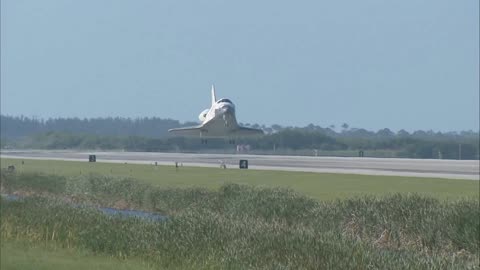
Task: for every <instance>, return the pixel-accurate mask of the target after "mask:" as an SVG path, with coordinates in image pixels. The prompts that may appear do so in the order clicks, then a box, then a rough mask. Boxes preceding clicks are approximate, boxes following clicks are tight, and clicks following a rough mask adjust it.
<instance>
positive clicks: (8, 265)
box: [0, 241, 158, 270]
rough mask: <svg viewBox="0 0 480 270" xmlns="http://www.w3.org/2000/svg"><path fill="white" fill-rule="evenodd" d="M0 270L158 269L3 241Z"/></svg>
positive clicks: (140, 262) (139, 261)
mask: <svg viewBox="0 0 480 270" xmlns="http://www.w3.org/2000/svg"><path fill="white" fill-rule="evenodd" d="M0 248H1V255H0V258H1V260H0V269H2V270H17V269H18V270H29V269H31V270H56V269H59V270H60V269H61V270H63V269H69V270H84V269H92V270H127V269H138V270H147V269H158V267H155V268H154V267H153V266H151V265H150V266H149V265H148V264H146V263H145V262H142V261H141V260H138V259H137V260H136V259H129V260H122V259H118V258H114V257H111V256H106V255H94V254H92V252H89V251H86V250H78V249H63V248H56V247H55V246H45V245H37V246H32V245H31V243H26V242H24V241H2V243H1V246H0Z"/></svg>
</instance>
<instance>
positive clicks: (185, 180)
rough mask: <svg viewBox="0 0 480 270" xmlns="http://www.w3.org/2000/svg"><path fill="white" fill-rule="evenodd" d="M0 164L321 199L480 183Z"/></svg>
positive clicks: (465, 193) (472, 191) (452, 193)
mask: <svg viewBox="0 0 480 270" xmlns="http://www.w3.org/2000/svg"><path fill="white" fill-rule="evenodd" d="M24 161H25V164H23V165H22V164H21V160H19V159H0V162H1V167H2V168H5V167H7V166H8V165H15V167H16V168H17V170H18V171H19V172H39V173H44V174H55V175H61V176H79V175H86V174H89V173H98V174H101V175H107V176H120V177H133V178H135V179H138V180H139V181H141V182H143V183H148V184H152V185H154V186H158V187H180V188H183V187H203V188H208V189H211V190H216V189H218V188H219V187H220V186H222V185H223V184H226V183H237V184H248V185H255V186H265V187H284V188H291V189H293V190H295V191H297V192H300V193H302V194H305V195H308V196H310V197H312V198H316V199H320V200H332V199H338V198H349V197H352V196H356V195H362V194H367V195H386V194H391V193H412V192H415V193H418V194H423V195H427V196H432V197H435V198H440V199H455V198H459V197H469V198H477V199H478V198H479V192H478V190H479V188H480V182H479V181H471V180H456V179H437V178H418V177H396V176H371V175H353V174H326V173H306V172H282V171H261V170H229V169H227V170H223V169H219V168H199V167H181V168H179V170H178V172H177V171H176V169H175V167H174V166H173V164H172V166H153V165H138V164H113V163H88V162H73V161H49V160H24Z"/></svg>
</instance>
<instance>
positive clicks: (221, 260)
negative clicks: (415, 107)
mask: <svg viewBox="0 0 480 270" xmlns="http://www.w3.org/2000/svg"><path fill="white" fill-rule="evenodd" d="M9 177H12V178H9ZM23 177H26V178H28V179H30V178H31V176H24V175H17V176H15V178H13V176H7V177H6V178H8V179H6V180H5V179H4V180H5V181H4V182H3V184H4V186H5V188H6V189H8V188H11V186H12V182H11V181H14V182H16V184H14V185H16V186H15V187H16V188H19V187H21V186H22V185H25V186H24V187H23V189H27V188H28V187H30V185H28V184H25V183H28V181H27V180H26V179H23V180H18V179H19V178H23ZM42 177H45V179H50V181H51V182H50V184H51V185H54V184H55V183H65V184H64V185H63V187H62V185H61V184H60V185H58V189H54V190H53V192H51V193H50V196H48V197H46V196H45V194H46V193H45V192H43V193H40V195H42V196H37V197H27V198H25V199H23V200H21V201H4V200H2V201H1V217H2V219H1V237H2V238H3V239H22V240H25V239H27V240H29V241H31V243H33V244H37V245H39V244H45V243H48V244H55V245H58V246H62V247H78V248H86V249H89V250H92V251H93V252H98V253H102V254H107V255H112V256H115V257H119V258H126V257H140V258H143V259H145V260H148V261H152V262H155V263H157V264H158V265H160V266H163V267H166V268H189V269H201V268H204V269H205V268H208V269H212V268H213V269H468V268H471V269H474V268H475V267H478V266H479V261H478V260H479V255H478V253H479V239H480V206H479V204H478V201H476V200H473V199H472V200H459V201H439V200H437V199H432V198H428V197H424V196H419V195H416V194H409V195H400V194H392V195H389V196H385V197H381V198H378V197H357V198H353V199H346V200H337V201H332V202H318V201H316V200H313V199H310V198H308V197H305V196H302V195H300V194H298V193H295V192H293V191H291V190H286V189H270V188H261V187H252V186H243V185H236V184H228V185H224V186H222V187H221V188H220V189H219V190H218V191H211V190H204V189H198V188H188V189H160V188H155V187H152V186H149V185H146V184H139V183H137V182H136V181H134V180H132V179H113V178H110V177H104V176H99V175H88V176H81V177H76V178H68V179H61V180H59V179H56V178H53V177H52V178H49V177H48V176H42ZM47 182H48V180H45V181H44V182H43V183H44V185H47V186H48V185H50V184H48V183H47ZM22 183H23V184H22ZM30 188H31V189H30V190H34V189H36V188H37V187H30ZM66 197H68V198H71V197H75V198H76V200H77V201H80V202H85V203H87V204H88V203H95V204H108V205H115V204H118V201H122V202H123V203H124V206H128V207H130V208H142V209H148V210H151V211H155V212H161V213H164V214H168V215H169V219H168V220H167V221H164V222H152V221H147V220H142V219H139V218H127V219H126V218H120V217H116V216H107V215H104V214H102V213H101V212H99V211H97V210H95V209H94V208H87V207H72V206H71V205H68V204H65V198H66Z"/></svg>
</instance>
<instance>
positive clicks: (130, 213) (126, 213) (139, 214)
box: [1, 194, 167, 221]
mask: <svg viewBox="0 0 480 270" xmlns="http://www.w3.org/2000/svg"><path fill="white" fill-rule="evenodd" d="M1 195H2V197H3V198H4V199H5V200H7V201H19V200H21V199H22V198H23V197H20V196H17V195H11V194H1ZM73 206H74V207H85V206H84V205H76V204H73ZM92 208H95V209H98V210H100V211H101V212H102V213H104V214H106V215H109V216H114V215H119V216H121V217H126V218H128V217H136V218H142V219H148V220H151V221H164V220H166V219H167V217H166V216H163V215H159V214H157V213H152V212H145V211H139V210H121V209H115V208H109V207H92Z"/></svg>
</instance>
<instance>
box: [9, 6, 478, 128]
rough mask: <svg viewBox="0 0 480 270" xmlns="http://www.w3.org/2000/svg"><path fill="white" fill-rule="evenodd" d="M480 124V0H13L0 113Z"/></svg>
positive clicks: (354, 123) (400, 124) (406, 124)
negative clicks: (223, 108)
mask: <svg viewBox="0 0 480 270" xmlns="http://www.w3.org/2000/svg"><path fill="white" fill-rule="evenodd" d="M212 83H214V84H215V86H216V88H217V95H218V97H228V98H230V99H232V100H233V102H234V103H235V104H236V106H237V119H238V120H239V121H240V122H248V123H259V124H267V125H270V124H274V123H278V124H281V125H296V126H304V125H307V124H309V123H313V124H317V125H321V126H328V125H330V124H335V125H337V126H339V125H341V124H342V123H344V122H346V123H348V124H349V125H350V126H351V127H358V128H367V129H375V130H376V129H379V128H385V127H388V128H391V129H393V130H398V129H402V128H404V129H407V130H416V129H424V130H426V129H433V130H440V131H450V130H457V131H458V130H469V129H473V130H478V129H479V1H478V0H462V1H453V0H431V1H422V0H411V1H384V0H377V1H373V0H363V1H356V0H351V1H277V0H275V1H273V0H272V1H212V0H209V1H201V0H195V1H178V0H171V1H159V0H152V1H146V0H139V1H134V0H129V1H119V0H111V1H107V0H102V1H93V0H82V1H78V0H70V1H67V0H54V1H52V0H42V1H35V0H31V1H23V0H2V1H1V113H2V114H9V115H25V116H36V117H43V118H46V117H71V116H76V117H82V118H83V117H98V116H102V117H104V116H122V117H141V116H149V117H151V116H158V117H162V118H173V119H178V120H181V121H187V120H188V121H191V120H194V121H196V120H198V118H197V116H198V114H199V113H200V112H201V111H202V110H203V109H205V108H207V107H209V105H210V85H211V84H212Z"/></svg>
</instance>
